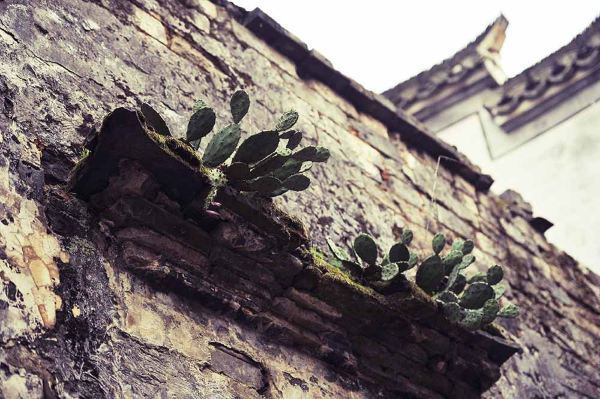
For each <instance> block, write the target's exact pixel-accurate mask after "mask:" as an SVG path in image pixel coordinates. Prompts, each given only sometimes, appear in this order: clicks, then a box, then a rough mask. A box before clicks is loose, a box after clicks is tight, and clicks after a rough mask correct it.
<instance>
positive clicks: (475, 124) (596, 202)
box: [439, 99, 600, 272]
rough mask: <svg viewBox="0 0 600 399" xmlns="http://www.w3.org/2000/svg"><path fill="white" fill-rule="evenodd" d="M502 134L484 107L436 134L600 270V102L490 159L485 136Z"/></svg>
mask: <svg viewBox="0 0 600 399" xmlns="http://www.w3.org/2000/svg"><path fill="white" fill-rule="evenodd" d="M570 101H571V100H570ZM573 101H576V100H575V99H573ZM500 132H501V131H500V130H499V128H498V127H497V126H494V125H492V124H491V123H490V119H489V116H488V115H487V111H485V110H484V109H482V110H481V111H479V113H475V114H471V115H470V116H468V117H465V118H463V119H461V120H460V121H458V122H456V123H454V124H452V125H450V126H448V127H446V128H445V129H443V130H441V131H440V132H439V136H440V137H441V138H442V139H444V140H445V141H447V142H449V143H450V144H453V145H456V146H457V148H458V149H459V150H460V151H462V152H463V153H465V154H466V155H467V156H469V157H470V158H471V159H472V160H473V161H474V162H475V163H476V164H478V165H479V166H481V168H482V169H483V171H484V172H485V173H488V174H490V175H491V176H492V177H493V178H494V180H495V183H494V185H493V186H492V190H493V191H495V192H498V193H501V192H503V191H504V190H506V189H508V188H511V189H513V190H515V191H517V192H519V193H520V194H521V195H522V196H523V198H524V199H525V200H526V201H529V202H530V203H531V204H532V206H533V209H534V212H535V214H536V215H540V216H543V217H545V218H547V219H548V220H550V221H551V222H553V223H554V224H555V226H554V227H552V228H551V229H550V230H548V232H547V233H546V236H547V237H548V239H549V240H551V241H552V242H554V243H555V244H556V245H558V246H559V247H560V248H562V249H564V250H565V251H567V252H568V253H569V254H571V255H572V256H574V257H575V258H577V259H578V260H579V261H581V262H582V263H584V264H587V265H588V266H589V267H590V268H591V269H592V270H595V271H596V272H600V242H599V240H600V239H599V238H598V236H599V234H598V230H600V101H596V102H595V103H593V104H591V105H589V106H587V107H586V108H584V109H583V110H581V111H579V112H578V113H576V114H575V115H572V116H571V117H570V118H568V119H566V120H563V121H562V122H560V123H558V124H556V125H555V126H553V127H551V128H550V129H548V130H546V131H545V132H543V133H542V134H540V135H538V136H536V137H534V138H532V139H530V140H529V141H527V142H525V143H522V144H520V145H519V146H518V147H517V148H515V149H512V150H511V151H509V152H507V153H505V154H503V155H501V156H500V157H498V158H496V159H492V158H491V156H490V152H489V151H488V149H487V141H486V140H485V138H484V137H485V136H484V135H485V134H487V135H496V134H498V133H500ZM501 134H503V135H506V136H507V137H506V138H508V139H509V138H510V133H508V134H507V133H504V132H501Z"/></svg>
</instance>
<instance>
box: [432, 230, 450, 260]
mask: <svg viewBox="0 0 600 399" xmlns="http://www.w3.org/2000/svg"><path fill="white" fill-rule="evenodd" d="M444 245H446V237H444V235H443V234H442V233H437V234H436V235H435V236H433V240H431V247H432V248H433V252H435V254H436V255H438V254H439V253H440V252H442V249H444Z"/></svg>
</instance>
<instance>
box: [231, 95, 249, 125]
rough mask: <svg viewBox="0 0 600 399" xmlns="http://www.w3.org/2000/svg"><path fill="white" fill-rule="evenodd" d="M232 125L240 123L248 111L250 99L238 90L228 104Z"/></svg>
mask: <svg viewBox="0 0 600 399" xmlns="http://www.w3.org/2000/svg"><path fill="white" fill-rule="evenodd" d="M229 108H230V110H231V116H232V118H233V123H240V122H241V120H242V119H244V116H246V114H247V113H248V109H250V97H248V94H247V93H246V92H245V91H244V90H238V91H236V92H235V93H233V96H231V101H230V102H229Z"/></svg>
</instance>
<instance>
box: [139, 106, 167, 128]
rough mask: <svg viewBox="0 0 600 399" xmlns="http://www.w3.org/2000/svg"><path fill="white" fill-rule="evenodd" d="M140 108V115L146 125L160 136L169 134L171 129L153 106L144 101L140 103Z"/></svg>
mask: <svg viewBox="0 0 600 399" xmlns="http://www.w3.org/2000/svg"><path fill="white" fill-rule="evenodd" d="M140 110H141V111H142V115H144V120H145V122H146V125H147V126H148V127H150V128H151V129H152V130H154V131H155V132H156V133H158V134H160V135H162V136H171V131H170V130H169V127H168V126H167V123H166V122H165V120H164V119H163V118H162V116H160V114H159V113H158V112H156V111H155V110H154V108H152V107H151V106H150V105H148V104H146V103H142V106H141V107H140Z"/></svg>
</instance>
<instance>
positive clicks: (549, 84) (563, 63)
mask: <svg viewBox="0 0 600 399" xmlns="http://www.w3.org/2000/svg"><path fill="white" fill-rule="evenodd" d="M599 70H600V17H597V18H596V19H595V20H594V21H593V22H592V23H591V24H590V25H589V26H588V27H587V28H586V29H585V30H584V31H583V32H582V33H580V34H579V35H578V36H577V37H575V38H574V39H573V40H572V41H571V42H570V43H568V44H567V45H565V46H564V47H562V48H560V49H559V50H557V51H556V52H554V53H552V54H550V55H549V56H547V57H546V58H544V59H543V60H541V61H540V62H538V63H537V64H535V65H533V66H531V67H529V68H528V69H526V70H525V71H523V72H521V73H520V74H519V75H517V76H515V77H513V78H511V79H509V80H507V81H506V82H505V83H504V84H503V85H502V87H501V88H499V89H498V96H497V97H496V102H495V103H493V104H491V105H489V106H488V109H489V111H490V113H491V114H492V116H494V119H495V121H496V122H497V123H498V124H499V125H500V126H502V127H503V128H504V130H506V131H511V130H514V129H516V128H517V127H519V126H521V125H523V124H524V123H527V122H528V121H529V120H530V119H532V118H534V117H535V116H537V115H539V114H540V113H541V112H543V110H541V108H544V104H546V105H550V106H552V105H554V104H556V103H557V102H558V101H560V97H561V94H562V97H565V96H568V95H572V93H573V92H574V91H576V90H580V89H582V88H584V87H585V86H587V85H589V84H590V83H591V81H590V77H591V78H593V79H594V80H598V79H599V78H600V73H595V72H597V71H599ZM546 108H549V107H546Z"/></svg>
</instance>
